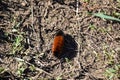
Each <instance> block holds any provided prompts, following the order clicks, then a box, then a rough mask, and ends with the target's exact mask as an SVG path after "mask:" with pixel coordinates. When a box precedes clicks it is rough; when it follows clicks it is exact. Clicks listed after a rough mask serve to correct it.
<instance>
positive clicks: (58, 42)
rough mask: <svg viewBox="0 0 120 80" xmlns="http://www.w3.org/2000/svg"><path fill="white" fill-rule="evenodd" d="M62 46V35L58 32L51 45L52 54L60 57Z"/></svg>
mask: <svg viewBox="0 0 120 80" xmlns="http://www.w3.org/2000/svg"><path fill="white" fill-rule="evenodd" d="M63 46H64V33H63V32H62V31H61V30H59V31H58V33H56V36H55V37H54V41H53V45H52V53H53V55H54V56H56V57H60V55H61V54H62V51H63Z"/></svg>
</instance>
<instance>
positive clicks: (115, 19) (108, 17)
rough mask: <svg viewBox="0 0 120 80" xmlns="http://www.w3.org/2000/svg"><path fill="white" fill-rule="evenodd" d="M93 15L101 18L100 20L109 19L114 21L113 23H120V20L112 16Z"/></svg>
mask: <svg viewBox="0 0 120 80" xmlns="http://www.w3.org/2000/svg"><path fill="white" fill-rule="evenodd" d="M93 15H94V16H97V17H100V18H103V19H108V20H113V21H118V22H120V19H118V18H115V17H112V16H108V15H105V14H103V13H93Z"/></svg>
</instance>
